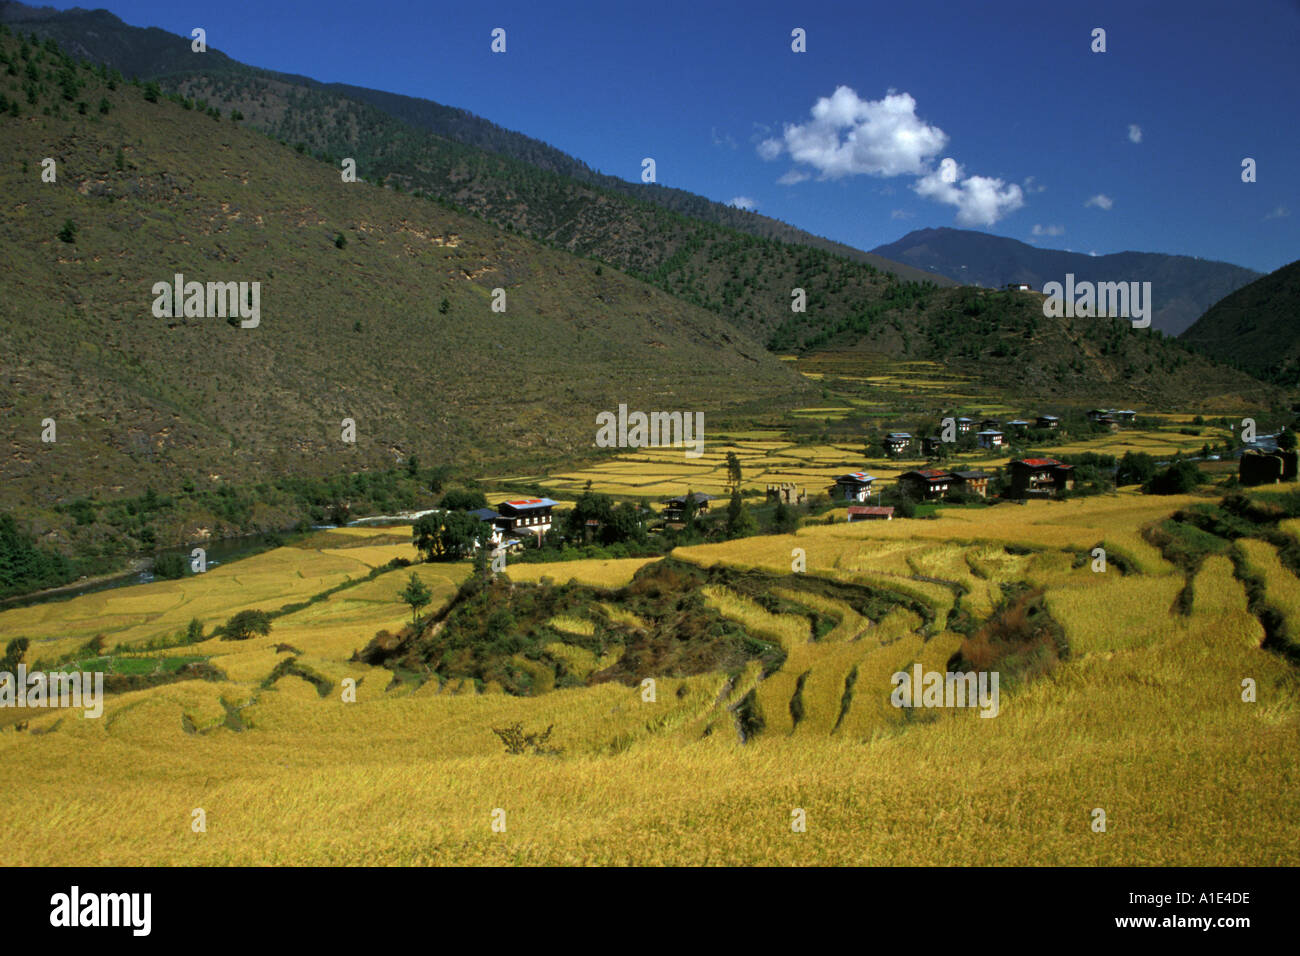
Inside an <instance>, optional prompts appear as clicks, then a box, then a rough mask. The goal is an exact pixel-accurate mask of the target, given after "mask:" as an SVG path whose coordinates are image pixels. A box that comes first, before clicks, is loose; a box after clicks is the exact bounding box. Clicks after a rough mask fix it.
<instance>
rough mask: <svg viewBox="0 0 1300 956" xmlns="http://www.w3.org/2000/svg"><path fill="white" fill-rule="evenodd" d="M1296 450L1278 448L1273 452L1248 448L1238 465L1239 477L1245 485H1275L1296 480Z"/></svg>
mask: <svg viewBox="0 0 1300 956" xmlns="http://www.w3.org/2000/svg"><path fill="white" fill-rule="evenodd" d="M1296 458H1297V456H1296V452H1295V451H1282V450H1280V449H1279V450H1276V451H1274V452H1272V453H1268V452H1262V451H1257V450H1254V449H1247V450H1246V451H1244V452H1243V453H1242V455H1241V462H1240V464H1239V465H1238V466H1237V467H1238V471H1237V478H1238V480H1239V481H1240V482H1241V483H1242V484H1243V485H1273V484H1277V483H1278V482H1280V481H1295V480H1296Z"/></svg>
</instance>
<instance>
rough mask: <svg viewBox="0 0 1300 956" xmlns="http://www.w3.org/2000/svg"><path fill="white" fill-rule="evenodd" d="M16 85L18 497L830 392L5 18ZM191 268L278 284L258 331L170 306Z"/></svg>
mask: <svg viewBox="0 0 1300 956" xmlns="http://www.w3.org/2000/svg"><path fill="white" fill-rule="evenodd" d="M6 74H7V75H6ZM0 96H3V100H0V113H2V114H3V115H0V141H3V142H4V143H5V148H6V152H7V153H8V154H9V155H10V156H11V161H9V162H6V163H4V164H3V165H0V196H3V197H4V201H3V203H2V204H0V242H2V243H3V247H4V249H5V269H4V270H3V272H2V273H0V356H3V359H2V360H0V416H2V418H3V421H4V422H5V424H6V428H5V438H4V441H5V447H4V449H3V454H0V483H3V484H2V486H3V488H4V489H5V490H4V499H5V502H6V504H17V503H20V502H27V503H37V504H43V503H50V502H52V501H54V500H55V499H56V496H69V495H70V496H74V497H75V496H77V495H82V494H86V495H89V494H91V493H92V491H99V492H100V493H103V494H106V495H109V496H112V495H114V494H121V493H139V492H140V491H142V490H143V489H144V487H145V486H146V485H147V484H153V485H154V486H155V487H157V488H160V489H167V488H174V487H176V486H177V484H179V483H183V482H189V481H193V482H197V483H199V484H201V485H205V486H211V485H212V484H213V483H220V482H234V481H254V480H262V479H264V478H266V477H269V476H281V475H298V474H314V475H321V474H338V473H342V472H350V471H359V470H365V469H368V468H381V467H391V466H392V465H393V463H394V461H395V460H406V459H408V458H409V457H410V456H412V455H418V457H419V458H420V459H421V460H422V461H424V462H425V463H437V462H449V461H455V462H457V464H465V465H470V466H471V467H472V466H474V465H475V464H478V463H484V462H490V461H498V462H499V461H502V460H513V461H521V462H524V461H529V460H537V459H538V458H539V457H543V456H549V459H550V460H556V459H557V458H565V459H570V458H571V457H572V454H573V452H574V450H575V449H583V448H589V447H591V446H592V444H593V441H594V436H595V418H596V415H597V413H599V412H600V411H604V410H611V409H616V408H617V407H618V405H619V404H620V403H624V402H625V403H627V404H628V406H629V407H630V408H632V409H644V410H664V411H675V410H681V411H686V410H691V411H701V412H704V413H705V417H706V420H707V421H716V420H717V416H718V415H719V414H722V413H724V412H726V411H729V410H734V409H736V408H738V407H741V406H744V405H745V404H746V403H755V404H757V405H761V406H762V407H763V408H780V407H782V406H783V405H785V406H789V405H790V404H791V403H793V402H795V401H796V400H798V399H799V398H800V397H801V396H803V395H805V394H806V393H807V392H808V386H807V385H806V384H805V383H804V381H803V380H802V379H801V378H800V377H799V376H798V375H796V374H795V373H793V372H791V371H790V370H789V369H788V367H786V365H785V364H784V363H782V362H780V361H778V360H777V359H776V358H775V357H774V356H772V355H770V354H769V353H768V352H767V351H766V350H765V349H764V348H763V346H762V344H761V343H760V342H757V341H755V340H753V339H752V338H750V337H749V336H747V335H745V334H744V333H743V332H741V331H739V330H738V329H737V328H735V327H734V326H733V325H730V324H728V323H726V322H724V321H723V320H721V319H720V318H719V317H718V316H717V315H715V314H713V313H711V312H709V311H706V310H704V309H700V308H698V307H696V306H693V305H691V304H689V303H686V302H683V301H680V300H678V299H674V298H672V297H670V296H668V295H666V294H665V293H664V292H662V291H660V290H658V289H655V288H653V287H651V286H649V285H647V284H645V283H643V282H640V281H638V280H636V279H633V278H631V277H628V276H626V275H623V274H621V273H619V272H618V271H617V270H614V269H610V268H609V267H604V268H602V267H601V266H600V265H599V264H598V263H594V262H591V261H589V260H587V259H580V258H577V257H575V256H573V255H571V254H569V253H567V252H564V251H562V250H559V249H554V248H548V247H546V246H543V245H541V244H539V243H537V242H534V241H532V240H529V239H527V238H524V237H521V236H511V235H507V234H504V233H502V232H501V231H500V230H498V229H496V228H494V227H492V226H490V225H488V224H486V223H484V222H482V221H480V220H477V219H475V218H473V217H471V216H467V215H465V214H463V213H460V212H457V211H455V210H452V209H448V208H446V207H444V206H442V205H440V204H438V203H435V202H433V201H432V200H430V199H428V198H417V197H414V196H411V195H403V194H400V193H398V192H397V191H396V190H393V189H383V188H378V187H376V186H374V185H372V184H369V183H365V182H353V183H345V182H343V181H342V177H341V176H340V173H339V170H338V168H337V167H335V166H332V165H327V164H324V163H322V162H320V161H318V160H316V159H314V158H312V157H311V156H307V155H304V154H301V153H299V152H297V151H296V150H294V149H292V148H287V147H285V146H282V145H280V144H278V143H276V142H274V141H273V140H270V139H268V138H267V137H266V136H264V135H263V134H261V133H259V132H256V131H254V130H250V129H245V128H243V127H241V126H240V125H239V124H236V123H233V122H231V120H230V119H229V117H227V116H222V115H220V114H219V113H218V111H217V110H216V109H215V108H213V107H205V106H204V105H203V104H195V103H193V102H192V101H189V100H184V99H182V98H180V97H174V98H169V97H167V96H159V95H157V94H155V93H154V92H153V91H151V90H150V89H149V88H148V87H147V86H145V87H142V86H137V85H131V84H127V83H125V82H120V81H117V80H115V79H114V78H113V76H112V74H111V73H110V72H109V71H108V70H105V69H91V68H89V67H87V66H85V65H77V64H76V63H75V62H74V61H73V60H71V59H70V58H65V57H64V56H63V55H62V54H61V53H59V52H58V50H57V47H55V46H54V45H53V44H52V43H49V44H43V45H42V46H41V47H33V46H31V45H30V44H29V43H28V42H27V41H26V40H25V39H24V40H19V39H17V38H14V37H9V36H5V37H0ZM151 100H153V101H151ZM29 157H30V159H29ZM41 157H50V158H51V159H53V160H55V166H54V171H55V173H56V179H55V181H54V182H43V181H42V172H43V169H44V164H42V163H41V161H40V158H41ZM177 273H180V274H182V275H183V276H184V277H185V279H186V280H188V281H198V282H204V283H206V282H230V281H240V282H250V283H251V282H257V283H259V284H260V285H259V289H260V306H259V319H260V322H259V324H258V325H257V326H256V327H250V328H242V327H239V322H238V321H237V320H231V321H226V320H224V319H222V318H220V317H215V318H200V317H188V318H185V317H179V318H178V317H157V315H156V312H155V307H156V298H157V297H158V293H157V292H156V291H155V290H154V285H155V283H160V282H161V283H165V284H170V283H172V281H173V276H174V275H175V274H177ZM250 288H251V287H250ZM496 289H501V290H504V293H505V296H506V298H505V300H504V301H505V309H506V310H505V311H504V312H497V311H494V309H493V307H492V305H493V302H494V301H495V300H498V299H499V295H497V294H496V293H494V290H496ZM47 419H53V421H54V425H55V429H56V430H55V433H54V435H52V436H50V437H54V438H55V440H54V441H53V442H46V441H43V440H42V437H43V436H42V432H43V430H44V429H45V428H46V425H45V422H46V420H47ZM344 419H352V420H353V421H354V422H355V427H356V436H355V437H356V440H355V443H347V442H345V441H344V440H343V420H344Z"/></svg>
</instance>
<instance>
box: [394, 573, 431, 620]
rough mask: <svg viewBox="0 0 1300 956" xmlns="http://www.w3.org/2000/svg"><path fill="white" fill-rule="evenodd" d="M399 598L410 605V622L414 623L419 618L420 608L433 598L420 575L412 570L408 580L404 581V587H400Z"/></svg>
mask: <svg viewBox="0 0 1300 956" xmlns="http://www.w3.org/2000/svg"><path fill="white" fill-rule="evenodd" d="M400 596H401V598H402V600H403V601H404V602H406V603H407V604H409V605H410V606H411V623H412V624H416V623H418V622H419V620H420V609H421V608H422V607H426V606H427V605H428V604H429V602H430V601H432V600H433V592H432V591H430V590H429V588H428V586H427V585H426V584H425V583H424V582H423V581H421V580H420V576H419V575H418V574H416V573H415V572H414V571H412V572H411V577H410V580H408V581H407V582H406V587H405V588H403V589H402V593H401V595H400Z"/></svg>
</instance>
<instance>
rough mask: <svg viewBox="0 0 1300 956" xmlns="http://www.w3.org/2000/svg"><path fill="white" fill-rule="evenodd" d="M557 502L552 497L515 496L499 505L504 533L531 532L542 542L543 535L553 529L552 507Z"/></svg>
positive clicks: (498, 509)
mask: <svg viewBox="0 0 1300 956" xmlns="http://www.w3.org/2000/svg"><path fill="white" fill-rule="evenodd" d="M555 505H556V502H554V501H552V500H551V499H550V498H515V499H513V500H511V501H503V502H501V504H499V505H497V511H498V512H500V517H501V530H502V532H503V533H504V534H518V535H523V534H531V535H533V536H534V537H536V538H537V540H538V542H539V543H540V542H541V539H542V535H544V534H546V532H548V531H550V530H551V509H552V508H554V507H555Z"/></svg>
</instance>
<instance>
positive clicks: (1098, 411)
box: [1088, 408, 1110, 422]
mask: <svg viewBox="0 0 1300 956" xmlns="http://www.w3.org/2000/svg"><path fill="white" fill-rule="evenodd" d="M1109 414H1110V409H1108V408H1092V409H1089V410H1088V421H1090V422H1095V421H1098V420H1099V419H1102V418H1105V417H1106V416H1107V415H1109Z"/></svg>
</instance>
